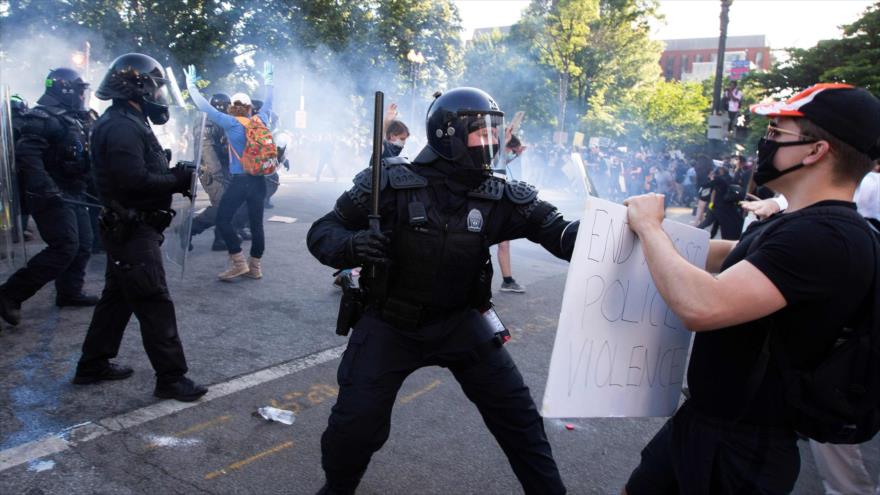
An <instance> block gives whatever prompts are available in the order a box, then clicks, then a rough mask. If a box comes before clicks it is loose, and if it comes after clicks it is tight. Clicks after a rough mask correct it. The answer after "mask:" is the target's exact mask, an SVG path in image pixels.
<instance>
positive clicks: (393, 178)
mask: <svg viewBox="0 0 880 495" xmlns="http://www.w3.org/2000/svg"><path fill="white" fill-rule="evenodd" d="M392 161H393V163H392ZM383 163H384V164H385V166H384V167H382V170H383V171H385V172H387V174H386V175H387V176H388V183H389V184H390V185H391V187H393V188H394V189H418V188H421V187H425V186H427V185H428V179H426V178H424V177H422V176H421V175H419V174H417V173H415V172H413V170H412V169H411V168H409V160H407V159H406V158H404V157H400V156H395V157H393V158H388V159H385V160H383Z"/></svg>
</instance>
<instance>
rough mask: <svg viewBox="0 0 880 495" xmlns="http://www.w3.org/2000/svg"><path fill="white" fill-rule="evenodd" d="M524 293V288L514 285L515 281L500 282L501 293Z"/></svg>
mask: <svg viewBox="0 0 880 495" xmlns="http://www.w3.org/2000/svg"><path fill="white" fill-rule="evenodd" d="M525 291H526V288H525V287H523V286H522V285H519V284H518V283H516V280H514V281H512V282H501V292H516V293H519V294H522V293H523V292H525Z"/></svg>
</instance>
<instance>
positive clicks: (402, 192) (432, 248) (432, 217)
mask: <svg viewBox="0 0 880 495" xmlns="http://www.w3.org/2000/svg"><path fill="white" fill-rule="evenodd" d="M384 163H385V167H384V169H383V171H384V172H385V174H383V178H382V181H383V183H385V184H383V186H384V185H386V184H387V185H389V186H390V187H391V189H392V190H393V191H392V194H394V195H395V196H396V197H395V205H396V209H397V214H396V215H395V216H396V219H395V222H396V223H395V224H394V225H392V226H391V228H392V239H391V255H392V260H393V261H392V264H391V269H390V274H389V283H388V299H398V300H402V301H405V302H406V303H409V304H414V305H418V306H421V307H423V308H424V309H426V310H429V311H430V310H452V309H463V308H467V307H471V306H473V305H474V301H475V300H476V296H475V293H474V291H475V290H477V289H478V287H477V281H478V277H479V275H480V271H481V270H482V268H483V266H484V265H485V264H486V262H487V261H488V260H489V245H490V244H489V242H490V240H489V239H488V237H487V226H488V225H489V222H491V218H492V213H493V212H494V210H495V207H496V206H497V204H498V201H499V200H500V199H501V198H502V196H503V193H504V180H503V179H498V178H489V179H487V180H486V182H484V183H483V185H481V187H480V188H478V189H477V190H475V191H472V192H470V193H468V198H467V201H466V207H465V208H462V209H461V210H459V211H457V212H455V213H454V214H451V215H446V214H444V212H443V211H442V210H443V208H442V205H435V204H433V203H434V201H433V198H432V197H431V194H430V192H429V189H428V180H427V179H425V178H424V177H422V176H420V175H418V174H416V173H415V172H413V171H412V169H410V167H409V163H408V162H407V161H406V159H405V158H401V157H395V158H389V159H386V160H384ZM368 172H369V170H365V171H364V172H362V173H361V174H362V175H368V174H367V173H368ZM370 182H371V180H370V179H369V178H368V177H364V176H361V177H357V178H355V183H356V184H358V186H359V187H361V188H366V190H367V191H368V190H369V183H370ZM386 194H387V193H386ZM380 304H381V301H380Z"/></svg>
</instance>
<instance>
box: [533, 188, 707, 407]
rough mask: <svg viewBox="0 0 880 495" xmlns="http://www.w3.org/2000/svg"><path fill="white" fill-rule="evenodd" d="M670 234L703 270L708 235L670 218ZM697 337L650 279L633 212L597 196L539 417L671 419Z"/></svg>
mask: <svg viewBox="0 0 880 495" xmlns="http://www.w3.org/2000/svg"><path fill="white" fill-rule="evenodd" d="M663 230H665V231H666V233H667V234H669V236H670V238H671V239H672V241H673V243H674V244H675V247H676V249H677V250H678V252H679V253H680V254H681V255H682V256H684V257H685V258H686V259H687V260H688V261H689V262H691V263H692V264H694V265H696V266H699V267H701V268H703V267H705V266H706V256H707V255H708V249H709V233H708V232H706V231H704V230H700V229H696V228H693V227H689V226H687V225H684V224H682V223H678V222H673V221H671V220H664V222H663ZM690 338H691V335H690V332H688V331H687V330H686V329H685V328H684V325H683V324H682V322H681V320H680V319H679V318H678V317H677V316H676V315H675V314H673V313H672V311H671V310H670V309H669V307H668V306H667V305H666V302H664V301H663V298H662V297H661V296H660V294H659V293H658V292H657V288H656V286H655V285H654V283H653V281H652V280H651V274H650V272H649V271H648V265H647V262H646V261H645V256H644V253H643V252H642V249H641V244H640V242H639V240H638V238H637V237H636V236H635V234H633V232H632V231H631V230H630V229H629V227H628V225H627V223H626V207H625V206H623V205H619V204H616V203H612V202H609V201H604V200H601V199H597V198H590V199H589V200H588V202H587V208H586V211H585V212H584V215H583V217H582V219H581V224H580V228H579V231H578V238H577V241H576V243H575V248H574V254H573V255H572V257H571V264H570V265H569V269H568V278H567V279H566V282H565V294H564V295H563V298H562V311H561V312H560V315H559V327H558V329H557V331H556V341H555V344H554V346H553V355H552V358H551V360H550V372H549V375H548V377H547V388H546V390H545V392H544V404H543V410H542V414H543V415H544V416H545V417H550V418H571V417H644V416H668V415H670V414H672V412H673V411H674V410H675V407H676V406H677V405H678V400H679V394H680V392H681V384H682V381H683V379H684V373H685V362H686V359H687V353H688V346H689V344H690Z"/></svg>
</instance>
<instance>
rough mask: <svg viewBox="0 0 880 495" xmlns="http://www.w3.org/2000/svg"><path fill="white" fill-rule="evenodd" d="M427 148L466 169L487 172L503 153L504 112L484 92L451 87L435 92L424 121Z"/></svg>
mask: <svg viewBox="0 0 880 495" xmlns="http://www.w3.org/2000/svg"><path fill="white" fill-rule="evenodd" d="M425 128H426V129H427V133H428V146H430V147H431V149H432V150H433V151H434V152H435V153H437V154H438V155H440V156H441V157H443V158H445V159H447V160H449V161H452V162H454V163H456V164H457V165H462V166H464V167H466V168H470V169H477V170H481V171H484V172H489V171H490V169H491V168H492V167H495V168H503V164H501V163H499V160H500V159H502V158H501V157H503V155H504V153H503V150H502V149H501V146H500V144H499V143H500V142H501V141H502V140H503V136H504V112H502V111H501V109H500V108H499V107H498V104H497V103H496V102H495V100H494V99H493V98H492V97H491V96H489V94H488V93H486V92H485V91H483V90H481V89H477V88H467V87H463V88H455V89H453V90H450V91H448V92H446V93H442V94H441V93H439V92H438V93H435V94H434V101H433V102H432V103H431V106H430V107H428V115H427V117H426V119H425Z"/></svg>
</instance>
